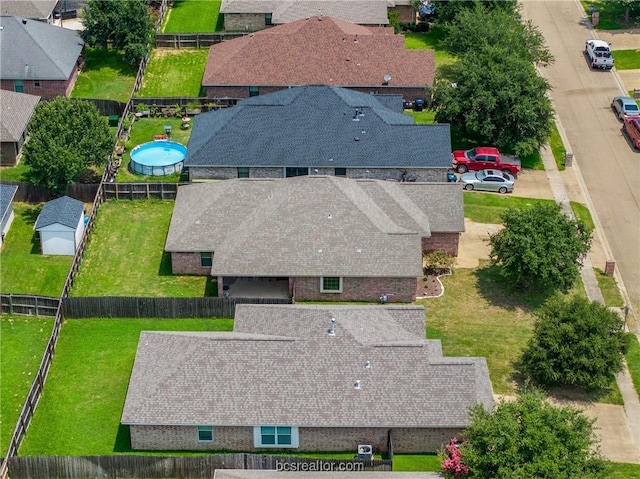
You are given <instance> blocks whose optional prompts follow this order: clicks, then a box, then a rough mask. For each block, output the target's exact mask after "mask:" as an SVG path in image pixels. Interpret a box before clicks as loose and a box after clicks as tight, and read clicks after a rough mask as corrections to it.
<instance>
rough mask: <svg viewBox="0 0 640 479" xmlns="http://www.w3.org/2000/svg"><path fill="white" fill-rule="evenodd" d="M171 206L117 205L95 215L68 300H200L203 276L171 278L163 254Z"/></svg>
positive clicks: (166, 203)
mask: <svg viewBox="0 0 640 479" xmlns="http://www.w3.org/2000/svg"><path fill="white" fill-rule="evenodd" d="M173 204H174V203H173V201H164V202H163V201H160V200H149V201H144V200H140V201H126V200H125V201H116V200H110V201H107V202H106V203H104V204H103V205H102V206H101V207H100V210H99V212H98V215H97V218H96V223H95V227H94V230H93V232H92V234H91V237H90V239H89V245H88V247H87V251H86V253H85V256H84V259H83V261H82V264H81V265H80V271H79V273H78V275H77V276H76V280H75V283H74V286H73V289H72V291H71V295H72V296H143V297H164V296H168V297H181V296H182V297H201V296H204V295H205V288H206V285H207V277H206V276H176V275H173V274H172V273H171V257H170V255H169V254H165V253H164V243H165V240H166V237H167V232H168V231H169V222H170V221H171V213H172V212H173Z"/></svg>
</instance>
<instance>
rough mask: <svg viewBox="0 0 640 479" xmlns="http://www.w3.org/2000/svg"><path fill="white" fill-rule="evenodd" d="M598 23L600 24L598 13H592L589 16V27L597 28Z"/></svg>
mask: <svg viewBox="0 0 640 479" xmlns="http://www.w3.org/2000/svg"><path fill="white" fill-rule="evenodd" d="M598 23H600V12H593V13H592V14H591V25H593V26H594V27H597V26H598Z"/></svg>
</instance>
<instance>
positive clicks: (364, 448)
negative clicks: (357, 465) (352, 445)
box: [356, 444, 373, 461]
mask: <svg viewBox="0 0 640 479" xmlns="http://www.w3.org/2000/svg"><path fill="white" fill-rule="evenodd" d="M356 459H359V460H361V461H371V460H372V459H373V447H372V446H370V445H368V444H360V445H359V446H358V455H357V456H356Z"/></svg>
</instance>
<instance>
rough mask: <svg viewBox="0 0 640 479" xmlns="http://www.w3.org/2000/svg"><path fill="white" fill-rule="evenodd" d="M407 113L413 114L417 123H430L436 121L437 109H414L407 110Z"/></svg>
mask: <svg viewBox="0 0 640 479" xmlns="http://www.w3.org/2000/svg"><path fill="white" fill-rule="evenodd" d="M404 112H405V113H406V114H407V115H411V116H412V117H413V120H414V122H415V124H416V125H424V124H428V123H435V122H436V111H435V110H422V111H413V110H405V111H404Z"/></svg>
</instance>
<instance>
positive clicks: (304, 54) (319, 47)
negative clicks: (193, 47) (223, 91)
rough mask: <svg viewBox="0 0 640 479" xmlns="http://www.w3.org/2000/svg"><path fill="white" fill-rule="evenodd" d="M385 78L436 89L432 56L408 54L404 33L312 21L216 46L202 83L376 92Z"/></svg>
mask: <svg viewBox="0 0 640 479" xmlns="http://www.w3.org/2000/svg"><path fill="white" fill-rule="evenodd" d="M365 3H369V2H365ZM385 75H391V80H390V81H389V82H388V87H395V88H425V87H426V86H427V85H432V84H433V80H434V76H435V60H434V52H433V50H407V49H406V48H405V38H404V35H395V34H394V33H393V29H392V28H370V27H363V26H361V25H356V24H354V23H349V22H345V21H343V20H338V19H337V18H332V17H311V18H307V19H303V20H298V21H296V22H293V23H287V24H285V25H278V26H276V27H273V28H268V29H266V30H261V31H258V32H255V33H252V34H250V35H245V36H243V37H240V38H235V39H233V40H229V41H226V42H221V43H218V44H215V45H212V46H211V47H210V49H209V58H208V60H207V66H206V68H205V72H204V75H203V79H202V84H203V85H204V86H238V85H243V86H250V85H256V86H261V85H263V86H271V85H285V86H294V85H308V84H318V83H323V84H327V85H335V86H349V87H363V88H371V89H376V88H381V86H382V84H383V81H384V76H385ZM385 88H387V87H385Z"/></svg>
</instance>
